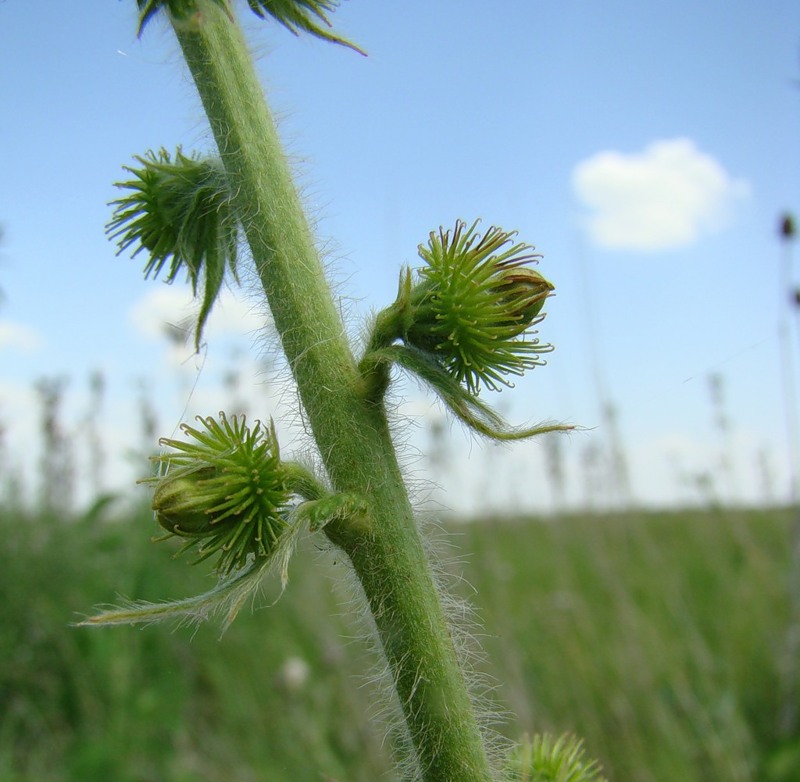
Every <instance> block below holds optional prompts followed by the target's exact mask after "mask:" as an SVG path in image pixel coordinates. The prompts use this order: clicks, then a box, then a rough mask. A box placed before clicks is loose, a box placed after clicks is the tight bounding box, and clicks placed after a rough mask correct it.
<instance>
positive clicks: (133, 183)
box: [106, 148, 239, 349]
mask: <svg viewBox="0 0 800 782" xmlns="http://www.w3.org/2000/svg"><path fill="white" fill-rule="evenodd" d="M135 160H136V161H137V163H139V166H130V167H126V169H125V170H126V171H128V172H129V173H130V174H132V175H133V179H131V180H129V181H127V182H118V183H117V187H119V188H122V189H123V190H127V191H129V193H128V195H126V196H124V197H123V198H119V199H117V200H115V201H112V205H113V206H114V216H113V218H112V219H111V221H110V222H109V224H108V226H107V227H106V233H107V234H108V236H109V237H110V238H111V239H116V240H117V242H118V247H119V250H118V252H117V254H118V255H119V254H120V253H122V252H124V251H125V250H127V249H128V248H133V253H132V255H133V257H136V255H138V254H139V253H140V252H142V251H144V252H145V254H146V256H147V262H146V264H145V267H144V276H145V277H150V276H153V277H157V276H158V275H159V274H160V273H161V272H162V271H163V269H164V267H165V266H168V268H169V271H168V272H167V277H166V281H167V282H168V283H171V282H173V281H174V280H175V279H176V278H177V276H178V275H179V274H181V273H185V274H186V275H187V277H188V278H189V281H190V282H191V284H192V292H193V293H194V295H195V296H198V291H199V290H202V303H201V307H200V312H199V313H198V316H197V328H196V330H195V347H196V348H197V349H199V347H200V340H201V338H202V335H203V327H204V326H205V324H206V321H207V320H208V316H209V315H210V314H211V309H212V307H213V306H214V303H215V302H216V300H217V297H218V296H219V293H220V291H221V290H222V282H223V280H224V279H225V277H226V276H228V277H229V278H230V277H232V278H233V280H234V281H236V282H238V277H237V273H236V267H237V262H238V255H237V244H238V241H239V234H238V231H239V228H238V220H237V218H236V215H235V213H234V208H233V202H232V200H231V193H230V189H229V187H228V179H227V175H226V174H225V170H224V168H223V167H222V163H221V161H220V160H218V159H215V158H202V159H201V158H198V157H195V156H187V155H184V154H183V153H182V152H181V150H180V148H178V150H177V152H176V153H175V155H174V156H172V155H170V153H169V152H167V151H166V150H164V149H162V150H160V151H159V152H158V153H155V152H152V151H150V152H147V153H146V154H145V155H144V156H143V157H136V158H135ZM198 298H199V296H198Z"/></svg>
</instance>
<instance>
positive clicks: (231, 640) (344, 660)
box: [0, 508, 800, 782]
mask: <svg viewBox="0 0 800 782" xmlns="http://www.w3.org/2000/svg"><path fill="white" fill-rule="evenodd" d="M108 510H109V509H108V508H107V509H106V511H105V514H104V516H105V518H101V520H98V519H97V518H92V519H87V520H80V519H79V520H72V521H64V520H63V519H53V518H43V517H31V518H28V517H25V516H20V515H14V516H11V515H8V513H4V512H0V557H1V558H2V562H3V567H2V568H0V594H2V595H3V600H2V601H0V627H2V628H3V632H2V633H0V780H2V781H3V782H32V780H36V782H74V780H81V782H106V781H107V780H109V779H113V780H115V782H144V781H145V780H153V779H157V780H159V782H195V780H199V779H202V780H203V782H229V780H232V779H236V780H251V779H253V780H255V779H268V780H271V781H274V782H319V780H320V779H326V778H331V779H334V780H337V782H374V780H376V779H384V778H385V779H392V778H393V777H392V776H391V773H390V771H389V769H390V768H391V763H390V759H389V757H388V753H387V750H386V747H385V743H384V741H383V736H382V732H381V731H382V728H381V727H380V726H378V725H376V724H375V721H374V720H365V719H364V715H365V714H372V713H374V709H375V701H376V699H378V698H379V696H378V695H377V694H376V692H375V690H374V689H373V688H372V687H371V686H362V687H354V686H353V681H354V678H355V680H356V681H357V680H358V679H357V677H358V676H359V674H360V675H362V676H363V672H364V670H365V668H368V666H369V663H368V661H367V658H366V650H365V649H364V648H363V646H362V644H361V643H359V642H353V641H352V640H345V639H351V638H352V636H353V635H354V634H355V633H356V630H355V628H354V626H353V625H352V624H351V623H349V621H348V620H347V618H346V615H343V613H342V611H341V606H340V605H339V604H338V603H339V601H340V600H341V599H344V598H343V597H338V596H337V595H336V592H335V588H334V589H332V588H331V587H332V582H334V583H335V582H336V581H338V580H339V576H340V571H341V569H342V565H341V563H340V562H339V561H338V558H336V557H327V558H325V559H323V560H322V561H320V556H319V553H318V552H316V551H315V547H314V545H313V544H312V545H305V546H301V548H300V550H299V551H298V553H297V555H296V558H295V560H294V568H293V581H292V589H290V590H288V591H287V592H286V594H285V595H284V596H283V598H282V599H281V600H280V602H278V603H277V604H275V605H274V606H272V607H270V608H268V609H264V610H257V611H256V612H255V615H250V612H248V611H243V612H242V615H241V616H240V617H239V619H238V620H237V622H236V623H235V624H234V625H233V626H232V627H231V628H230V629H229V630H228V631H227V633H226V634H225V636H224V637H223V638H222V640H221V641H220V640H218V634H217V631H216V630H215V629H213V628H200V629H198V630H197V631H192V632H191V633H190V632H189V631H186V630H177V631H173V630H171V629H170V628H166V627H153V628H150V629H149V630H148V631H147V632H138V631H137V630H135V629H134V628H125V627H121V628H117V629H115V630H114V632H92V631H86V630H82V631H76V630H75V629H74V628H70V627H69V626H68V623H69V622H70V621H71V620H73V619H75V618H76V617H79V616H80V612H83V611H84V610H85V609H86V606H89V605H92V604H94V603H97V602H98V601H102V600H104V599H106V598H107V596H108V584H109V583H111V582H113V583H114V584H115V587H116V588H117V589H118V590H119V592H121V593H123V594H133V595H137V596H141V597H143V598H147V599H151V600H152V599H157V598H160V597H162V596H164V595H170V594H171V595H180V594H187V593H192V592H198V591H201V590H202V589H203V588H204V584H205V582H206V581H207V576H205V575H204V574H202V573H201V572H199V571H198V569H196V568H188V567H182V568H177V567H175V563H174V562H172V561H171V560H170V558H169V557H168V556H165V555H162V556H161V557H158V556H156V557H154V556H153V551H154V550H153V548H152V547H151V546H150V544H149V543H148V540H147V538H148V535H147V534H146V533H145V534H143V528H144V529H152V528H153V527H154V524H153V522H152V519H151V514H149V513H148V512H147V511H145V510H142V511H141V512H139V513H136V514H132V515H130V516H126V517H124V518H120V519H117V520H109V519H108ZM790 529H791V518H790V516H789V514H788V513H787V514H781V513H777V512H752V513H747V514H733V513H730V514H714V513H704V512H684V513H681V514H664V515H644V514H638V515H626V516H608V517H587V518H578V517H574V518H564V519H560V520H558V521H552V522H547V523H545V522H537V521H536V520H532V519H524V520H522V519H521V520H519V521H516V522H515V521H513V520H509V521H505V522H497V523H491V522H486V521H483V522H475V523H473V524H469V525H459V527H458V530H459V535H460V537H461V539H462V541H463V545H464V547H465V548H468V549H469V550H471V551H474V552H476V554H474V555H473V556H472V557H471V558H470V561H469V563H468V564H467V565H459V566H458V573H459V575H460V576H462V577H463V579H464V580H466V581H468V582H469V583H470V584H472V585H474V587H475V589H476V594H477V597H478V609H479V611H480V612H481V614H482V616H483V617H484V618H485V620H486V622H487V624H488V625H489V626H490V627H492V634H491V636H490V637H488V638H486V639H485V646H486V652H487V656H488V660H489V661H490V664H487V666H488V667H487V671H488V673H490V674H491V675H492V676H493V677H494V678H496V679H498V680H500V681H503V682H504V683H505V686H504V687H503V688H502V689H501V690H499V692H498V696H499V698H500V699H501V701H502V703H503V704H504V705H508V706H509V707H510V708H511V709H512V710H513V711H515V712H516V713H517V715H518V721H517V722H515V723H514V724H511V725H509V726H507V730H508V732H509V733H510V734H511V735H512V736H514V737H516V736H518V735H520V734H522V733H523V732H526V731H527V732H528V733H529V734H532V735H535V734H537V733H548V732H549V733H551V734H553V735H560V734H562V733H564V732H570V733H574V734H577V735H580V736H582V737H583V738H584V741H585V746H586V752H587V755H589V756H592V757H597V758H598V759H599V761H600V762H601V764H602V766H603V769H604V774H605V776H606V777H607V778H608V779H609V780H612V781H614V782H616V781H619V782H624V780H642V782H661V780H680V782H707V780H709V779H714V780H717V779H719V780H725V781H726V782H790V780H794V779H795V778H796V769H797V757H798V755H797V747H798V746H800V736H798V735H794V736H782V735H780V733H779V730H778V725H777V722H778V714H779V713H780V701H779V698H780V692H781V687H780V670H781V653H782V650H783V649H784V648H785V647H784V642H785V639H786V632H787V630H788V624H787V623H788V615H789V606H788V599H787V596H786V594H785V591H784V585H785V583H786V578H787V576H788V572H789V553H788V551H789V547H788V545H787V541H788V540H790ZM266 585H267V588H268V590H269V591H268V594H266V595H264V596H263V597H261V598H259V599H258V600H257V601H256V602H255V603H254V606H255V607H256V608H261V607H262V606H263V605H265V604H271V603H272V602H273V593H274V592H275V591H277V590H278V589H279V585H278V584H274V583H272V582H267V584H266ZM348 615H349V614H348ZM190 635H191V640H190V637H189V636H190ZM253 649H257V650H258V654H257V658H256V659H255V660H254V659H253ZM290 659H300V660H302V661H304V662H305V663H306V664H307V665H308V678H307V682H306V684H305V685H297V684H292V682H291V680H289V679H287V678H285V677H284V673H283V671H284V665H285V664H286V661H287V660H290Z"/></svg>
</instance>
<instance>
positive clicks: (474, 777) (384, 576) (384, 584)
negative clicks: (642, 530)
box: [175, 2, 492, 782]
mask: <svg viewBox="0 0 800 782" xmlns="http://www.w3.org/2000/svg"><path fill="white" fill-rule="evenodd" d="M199 4H200V6H201V9H202V17H201V24H200V25H199V28H198V29H196V30H188V29H184V28H182V27H181V26H180V25H176V26H175V33H176V35H177V38H178V41H179V43H180V46H181V49H182V51H183V54H184V56H185V58H186V62H187V64H188V66H189V70H190V71H191V73H192V76H193V78H194V81H195V84H196V85H197V89H198V91H199V93H200V97H201V100H202V102H203V106H204V108H205V111H206V114H207V115H208V119H209V122H210V124H211V128H212V131H213V134H214V137H215V139H216V142H217V146H218V148H219V152H220V154H221V156H222V160H223V164H224V165H225V168H226V170H227V172H228V175H229V178H230V183H231V189H232V192H233V193H234V204H235V207H236V209H237V211H238V213H239V216H240V218H241V222H242V225H243V227H244V231H245V234H246V237H247V240H248V243H249V245H250V250H251V252H252V256H253V259H254V261H255V266H256V269H257V272H258V275H259V277H260V280H261V283H262V285H263V288H264V292H265V294H266V296H267V299H268V302H269V306H270V310H271V312H272V316H273V319H274V322H275V326H276V329H277V331H278V333H279V335H280V338H281V341H282V344H283V349H284V351H285V353H286V356H287V359H288V362H289V366H290V367H291V370H292V373H293V375H294V378H295V381H296V383H297V386H298V389H299V392H300V397H301V400H302V403H303V406H304V408H305V412H306V415H307V417H308V421H309V424H310V426H311V430H312V432H313V434H314V437H315V439H316V442H317V446H318V448H319V451H320V454H321V456H322V459H323V462H324V464H325V467H326V469H327V471H328V474H329V477H330V479H331V482H332V483H333V486H334V488H335V489H336V490H337V491H339V492H353V493H356V494H360V495H361V496H364V497H365V498H366V501H367V505H368V508H369V510H368V512H367V513H366V515H365V516H364V517H361V518H359V520H358V521H357V522H355V521H349V522H337V523H334V524H331V525H329V526H328V527H326V533H327V534H328V537H329V538H330V539H331V540H332V541H333V542H334V543H335V544H336V545H338V546H339V547H341V548H342V549H343V550H344V551H345V552H346V553H347V555H348V557H349V558H350V561H351V562H352V564H353V567H354V569H355V572H356V574H357V575H358V578H359V580H360V582H361V585H362V587H363V589H364V593H365V595H366V598H367V601H368V603H369V606H370V608H371V610H372V614H373V617H374V620H375V624H376V627H377V630H378V634H379V637H380V640H381V644H382V647H383V650H384V652H385V654H386V657H387V660H388V662H389V668H390V670H391V672H392V675H393V677H394V683H395V687H396V691H397V696H398V699H399V702H400V704H401V707H402V709H403V713H404V716H405V719H406V723H407V726H408V729H409V734H410V737H411V740H412V743H413V746H414V749H415V752H416V755H417V762H418V764H419V768H420V771H421V775H422V779H424V780H425V781H426V782H455V781H456V780H457V781H458V782H487V780H490V779H491V778H492V774H491V771H490V766H489V762H488V759H487V756H486V752H485V749H484V746H483V741H482V737H481V732H480V729H479V727H478V724H477V721H476V717H475V712H474V708H473V704H472V701H471V698H470V696H469V693H468V689H467V686H466V683H465V680H464V674H463V672H462V669H461V667H460V665H459V662H458V658H457V655H456V651H455V648H454V645H453V640H452V636H451V633H450V630H449V627H448V625H447V622H446V619H445V616H444V612H443V609H442V605H441V602H440V600H439V595H438V592H437V590H436V585H435V583H434V579H433V576H432V573H431V569H430V566H429V563H428V560H427V556H426V554H425V550H424V547H423V543H422V540H421V537H420V534H419V531H418V529H417V526H416V523H415V521H414V516H413V511H412V509H411V506H410V503H409V500H408V495H407V492H406V489H405V486H404V484H403V480H402V476H401V473H400V469H399V467H398V463H397V458H396V454H395V451H394V447H393V444H392V441H391V437H390V432H389V427H388V423H387V420H386V415H385V412H384V409H383V406H382V405H381V404H375V403H373V402H370V401H369V400H368V399H365V397H364V394H363V393H362V391H363V388H362V386H363V383H362V379H361V376H360V374H359V372H358V369H357V366H356V362H355V359H354V357H353V355H352V352H351V350H350V347H349V345H348V342H347V338H346V336H345V329H344V325H343V323H342V321H341V318H340V316H339V313H338V311H337V308H336V306H335V304H334V300H333V297H332V295H331V292H330V288H329V287H328V284H327V282H326V280H325V276H324V272H323V267H322V264H321V262H320V259H319V257H318V254H317V251H316V248H315V246H314V240H313V236H312V233H311V230H310V228H309V226H308V223H307V220H306V217H305V214H304V211H303V209H302V206H301V203H300V199H299V197H298V194H297V191H296V189H295V187H294V184H293V181H292V177H291V172H290V169H289V167H288V164H287V161H286V158H285V155H284V153H283V149H282V147H281V144H280V141H279V138H278V134H277V132H276V129H275V125H274V122H273V120H272V117H271V115H270V111H269V108H268V106H267V104H266V101H265V99H264V96H263V92H262V89H261V86H260V84H259V82H258V79H257V77H256V73H255V69H254V67H253V63H252V59H251V57H250V55H249V53H248V51H247V47H246V44H245V41H244V38H243V36H242V34H241V31H240V29H239V27H238V25H237V24H236V23H235V22H234V21H233V20H232V19H230V18H229V17H228V16H227V15H226V14H225V13H224V12H223V11H222V10H220V9H219V7H218V6H216V5H215V4H212V3H206V2H201V3H199Z"/></svg>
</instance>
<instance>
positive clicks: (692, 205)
mask: <svg viewBox="0 0 800 782" xmlns="http://www.w3.org/2000/svg"><path fill="white" fill-rule="evenodd" d="M572 184H573V188H574V191H575V193H576V195H577V196H578V199H579V200H580V201H581V203H582V204H583V205H584V206H586V207H587V208H588V210H589V212H590V214H589V217H588V220H587V226H588V230H589V233H590V236H591V237H592V240H593V241H594V242H595V243H596V244H598V245H599V246H601V247H606V248H618V249H626V250H665V249H670V248H674V247H681V246H685V245H688V244H691V243H693V242H695V241H697V239H699V238H700V236H702V235H703V234H707V233H714V232H717V231H719V230H721V229H722V228H724V227H725V225H726V223H727V220H728V218H729V215H730V210H731V206H732V205H733V203H734V202H735V201H736V200H737V199H739V198H742V197H743V196H745V195H747V193H748V189H749V188H748V185H747V183H746V182H745V181H743V180H737V179H733V178H732V177H731V176H730V175H729V174H728V173H727V172H726V171H725V169H724V168H723V167H722V166H721V165H720V164H719V163H718V162H717V161H716V160H715V159H714V158H713V157H711V156H710V155H708V154H706V153H704V152H701V151H700V150H699V149H698V148H697V147H696V146H695V144H694V142H693V141H691V140H690V139H684V138H678V139H671V140H666V141H654V142H653V143H652V144H649V145H648V146H646V147H645V148H644V150H642V151H641V152H635V153H632V154H624V153H622V152H616V151H605V152H598V153H597V154H596V155H593V156H592V157H590V158H588V159H587V160H584V161H582V162H580V163H579V164H578V165H577V166H576V167H575V169H574V170H573V174H572Z"/></svg>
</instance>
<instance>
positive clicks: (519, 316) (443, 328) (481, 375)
mask: <svg viewBox="0 0 800 782" xmlns="http://www.w3.org/2000/svg"><path fill="white" fill-rule="evenodd" d="M476 226H477V221H476V222H475V223H473V224H472V226H471V227H470V228H467V226H466V223H464V222H462V221H461V220H459V221H458V222H457V223H456V226H455V229H454V230H453V231H452V233H451V232H450V231H444V230H443V229H441V228H440V229H439V232H438V233H435V232H432V233H431V235H430V239H429V241H428V245H427V247H425V246H422V245H420V247H419V254H420V256H421V257H422V259H423V260H424V261H425V262H426V264H427V265H426V266H425V267H423V268H422V269H420V270H419V275H420V277H421V280H420V282H419V283H418V284H417V285H415V286H414V287H413V289H412V290H411V292H410V300H409V301H408V307H407V308H406V310H405V314H404V317H405V318H406V321H407V324H406V325H405V326H404V334H403V339H404V340H405V342H406V343H408V344H409V345H413V346H414V347H417V348H420V349H421V350H425V351H428V352H430V353H432V354H434V355H435V357H436V358H437V360H438V361H439V362H440V363H441V364H442V365H443V366H444V367H445V368H446V369H447V370H448V371H449V372H450V373H451V374H452V375H453V376H454V377H455V378H456V379H457V380H458V381H459V382H463V383H464V384H466V386H467V388H468V389H469V391H470V393H473V394H477V393H478V392H479V390H480V387H481V385H484V386H486V387H488V388H491V389H493V390H498V389H499V387H500V385H511V383H510V381H509V380H508V379H507V376H508V375H522V374H523V372H524V371H525V370H526V369H530V368H531V367H533V366H536V365H537V364H543V363H544V361H542V360H541V359H540V354H542V353H547V352H549V351H550V350H552V346H550V345H541V344H540V343H539V340H538V339H536V338H529V335H531V334H533V333H535V332H532V331H530V330H529V329H530V327H531V326H532V325H534V324H535V323H538V322H539V321H540V320H541V319H542V318H543V317H544V316H543V315H541V310H542V307H543V306H544V301H545V299H546V298H547V296H548V295H549V294H550V293H551V292H552V291H553V285H552V284H551V283H550V282H548V281H547V280H546V279H545V278H544V277H542V275H541V274H539V273H538V272H536V271H534V270H533V269H531V268H530V264H532V263H536V262H537V261H538V259H539V258H540V256H539V255H537V254H536V253H534V252H532V250H533V247H531V246H530V245H527V244H523V243H517V244H512V239H513V237H514V236H515V234H514V233H509V232H506V231H503V230H502V229H500V228H497V227H495V226H492V227H491V228H489V230H488V231H486V233H485V234H484V235H483V236H481V235H480V234H478V233H476V231H475V229H476ZM507 245H511V246H507ZM526 332H527V333H526Z"/></svg>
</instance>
